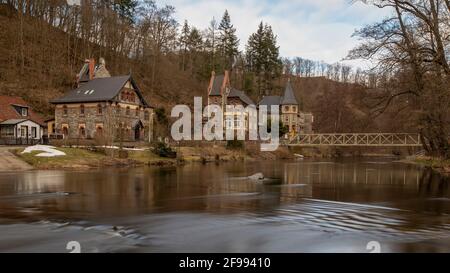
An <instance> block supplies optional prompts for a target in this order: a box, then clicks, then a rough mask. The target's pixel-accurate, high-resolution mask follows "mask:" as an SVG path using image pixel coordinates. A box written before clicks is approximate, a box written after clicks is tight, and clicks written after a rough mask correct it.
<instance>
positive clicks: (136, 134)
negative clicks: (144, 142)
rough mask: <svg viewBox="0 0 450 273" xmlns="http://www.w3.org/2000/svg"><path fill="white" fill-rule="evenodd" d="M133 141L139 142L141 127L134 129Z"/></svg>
mask: <svg viewBox="0 0 450 273" xmlns="http://www.w3.org/2000/svg"><path fill="white" fill-rule="evenodd" d="M134 140H135V141H139V140H141V126H139V125H137V126H136V127H135V128H134Z"/></svg>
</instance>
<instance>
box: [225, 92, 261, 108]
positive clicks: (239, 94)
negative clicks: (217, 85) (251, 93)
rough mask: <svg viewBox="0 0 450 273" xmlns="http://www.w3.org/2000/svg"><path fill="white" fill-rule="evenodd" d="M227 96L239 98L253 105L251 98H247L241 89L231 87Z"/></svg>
mask: <svg viewBox="0 0 450 273" xmlns="http://www.w3.org/2000/svg"><path fill="white" fill-rule="evenodd" d="M228 97H229V98H240V99H241V100H242V101H243V102H245V103H246V104H247V105H255V103H254V102H253V100H252V99H251V98H249V97H248V96H247V95H246V94H245V93H244V92H243V91H240V90H237V89H235V88H231V91H230V94H228Z"/></svg>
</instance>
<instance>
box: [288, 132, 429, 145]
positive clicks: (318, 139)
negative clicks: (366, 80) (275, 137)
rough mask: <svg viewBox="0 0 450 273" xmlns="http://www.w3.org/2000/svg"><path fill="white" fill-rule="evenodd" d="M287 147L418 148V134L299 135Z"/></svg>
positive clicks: (289, 141) (419, 143)
mask: <svg viewBox="0 0 450 273" xmlns="http://www.w3.org/2000/svg"><path fill="white" fill-rule="evenodd" d="M284 144H285V145H287V146H304V147H314V146H342V147H419V146H422V142H421V141H420V135H419V134H404V133H367V134H366V133H362V134H360V133H358V134H353V133H348V134H300V135H297V136H296V137H294V138H292V139H290V140H287V141H286V142H285V143H284Z"/></svg>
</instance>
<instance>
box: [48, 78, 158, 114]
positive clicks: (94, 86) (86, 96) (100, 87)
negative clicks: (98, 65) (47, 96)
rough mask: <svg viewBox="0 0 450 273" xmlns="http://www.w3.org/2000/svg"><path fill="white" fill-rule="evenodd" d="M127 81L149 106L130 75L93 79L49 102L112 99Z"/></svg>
mask: <svg viewBox="0 0 450 273" xmlns="http://www.w3.org/2000/svg"><path fill="white" fill-rule="evenodd" d="M128 81H130V82H131V84H132V85H133V87H134V89H135V90H136V93H137V94H138V96H139V98H140V99H141V100H142V102H143V104H144V105H145V106H147V107H150V105H149V104H148V103H147V102H146V101H145V99H144V97H143V96H142V93H141V91H140V90H139V88H138V87H137V85H136V83H135V82H134V80H133V78H132V77H131V75H127V76H118V77H109V78H98V79H93V80H91V81H88V82H87V83H85V84H83V85H82V86H80V87H79V88H77V89H74V90H72V91H70V92H68V93H66V94H65V95H64V96H63V97H61V98H58V99H55V100H52V101H51V103H53V104H60V103H81V102H101V101H114V100H115V99H116V97H117V95H118V94H119V93H120V91H121V90H122V88H123V87H124V86H125V84H126V83H127V82H128Z"/></svg>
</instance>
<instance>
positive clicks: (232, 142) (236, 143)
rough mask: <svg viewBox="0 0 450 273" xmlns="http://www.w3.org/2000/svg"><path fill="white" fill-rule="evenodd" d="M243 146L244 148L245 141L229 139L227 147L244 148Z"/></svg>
mask: <svg viewBox="0 0 450 273" xmlns="http://www.w3.org/2000/svg"><path fill="white" fill-rule="evenodd" d="M242 148H244V141H242V140H229V141H227V149H242Z"/></svg>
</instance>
